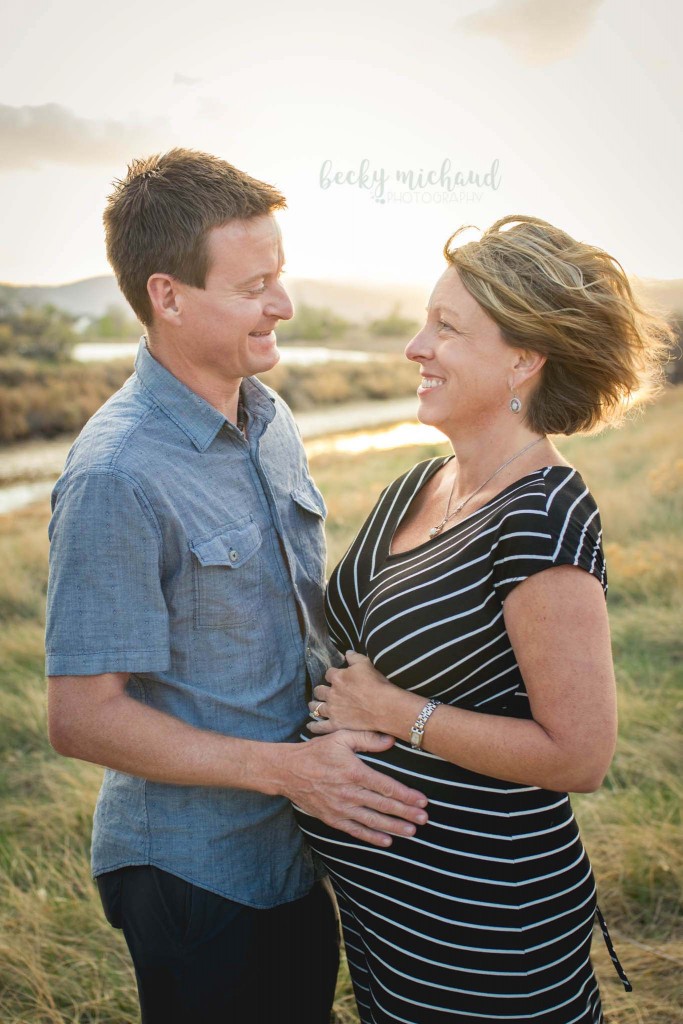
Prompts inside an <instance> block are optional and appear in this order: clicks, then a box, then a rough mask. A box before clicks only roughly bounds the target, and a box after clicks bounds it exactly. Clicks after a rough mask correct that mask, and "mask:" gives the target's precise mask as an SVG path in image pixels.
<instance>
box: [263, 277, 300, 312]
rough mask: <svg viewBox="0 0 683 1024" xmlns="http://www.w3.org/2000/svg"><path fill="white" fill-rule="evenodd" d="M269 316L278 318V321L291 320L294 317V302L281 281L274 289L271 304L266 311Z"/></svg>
mask: <svg viewBox="0 0 683 1024" xmlns="http://www.w3.org/2000/svg"><path fill="white" fill-rule="evenodd" d="M264 312H265V313H266V314H267V315H268V316H276V317H277V318H278V320H291V319H292V317H293V316H294V306H293V305H292V300H291V299H290V297H289V295H288V294H287V292H286V291H285V289H284V285H282V284H281V283H280V282H279V281H278V282H277V283H276V285H275V288H274V289H273V294H272V298H271V300H270V302H269V303H268V305H267V306H266V309H265V311H264Z"/></svg>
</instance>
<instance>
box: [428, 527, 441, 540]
mask: <svg viewBox="0 0 683 1024" xmlns="http://www.w3.org/2000/svg"><path fill="white" fill-rule="evenodd" d="M442 530H443V523H442V524H441V525H440V526H432V528H431V530H430V531H429V539H430V540H433V539H434V537H438V536H439V534H440V533H441V531H442Z"/></svg>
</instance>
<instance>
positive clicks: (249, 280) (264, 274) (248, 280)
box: [237, 259, 285, 288]
mask: <svg viewBox="0 0 683 1024" xmlns="http://www.w3.org/2000/svg"><path fill="white" fill-rule="evenodd" d="M284 265H285V261H284V259H283V260H282V261H281V263H280V265H279V267H278V269H277V273H278V274H279V273H281V272H282V268H283V267H284ZM274 273H275V271H273V270H263V271H261V273H260V274H252V276H251V277H248V278H246V280H244V281H238V283H237V287H238V288H245V287H246V286H247V285H248V284H254V282H255V281H262V280H263V279H264V277H272V276H273V274H274Z"/></svg>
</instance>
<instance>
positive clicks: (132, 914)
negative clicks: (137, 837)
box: [97, 865, 339, 1024]
mask: <svg viewBox="0 0 683 1024" xmlns="http://www.w3.org/2000/svg"><path fill="white" fill-rule="evenodd" d="M97 885H98V888H99V890H100V897H101V899H102V905H103V907H104V912H105V914H106V917H107V920H108V921H109V923H110V924H111V925H113V926H114V928H122V929H123V934H124V935H125V938H126V942H127V943H128V948H129V950H130V954H131V957H132V959H133V964H134V966H135V974H136V977H137V983H138V993H139V997H140V1008H141V1011H142V1024H214V1022H215V1024H328V1022H329V1020H330V1012H331V1008H332V1001H333V998H334V989H335V981H336V977H337V968H338V966H339V933H338V927H337V920H336V914H335V910H334V905H333V903H332V900H331V898H330V896H329V893H328V892H327V889H326V887H325V886H324V885H323V884H322V883H320V882H318V883H317V884H316V885H315V886H314V887H313V889H312V890H311V892H310V893H309V894H308V896H305V897H304V898H303V899H300V900H295V901H294V902H293V903H285V904H283V905H282V906H279V907H274V908H273V909H272V910H254V909H253V908H251V907H245V906H243V905H242V904H240V903H233V902H232V901H231V900H228V899H224V898H223V897H222V896H217V895H215V893H211V892H208V891H207V890H206V889H201V888H199V887H198V886H196V885H192V884H191V883H190V882H185V881H183V879H181V878H178V877H176V876H175V875H171V874H169V873H168V872H166V871H161V870H160V869H159V868H155V867H150V866H146V865H145V866H140V867H130V868H121V869H119V870H118V871H110V872H108V873H107V874H104V875H100V876H99V878H98V879H97Z"/></svg>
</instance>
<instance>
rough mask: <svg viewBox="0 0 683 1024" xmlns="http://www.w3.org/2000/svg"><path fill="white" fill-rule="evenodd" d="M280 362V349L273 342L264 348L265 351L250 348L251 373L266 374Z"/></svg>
mask: <svg viewBox="0 0 683 1024" xmlns="http://www.w3.org/2000/svg"><path fill="white" fill-rule="evenodd" d="M279 362H280V349H279V348H278V347H277V343H276V342H275V341H273V342H272V343H271V344H270V345H268V346H267V347H266V348H265V351H257V350H255V349H254V348H252V358H251V365H252V369H251V373H252V374H254V373H267V372H268V370H272V369H273V367H274V366H277V364H278V363H279Z"/></svg>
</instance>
